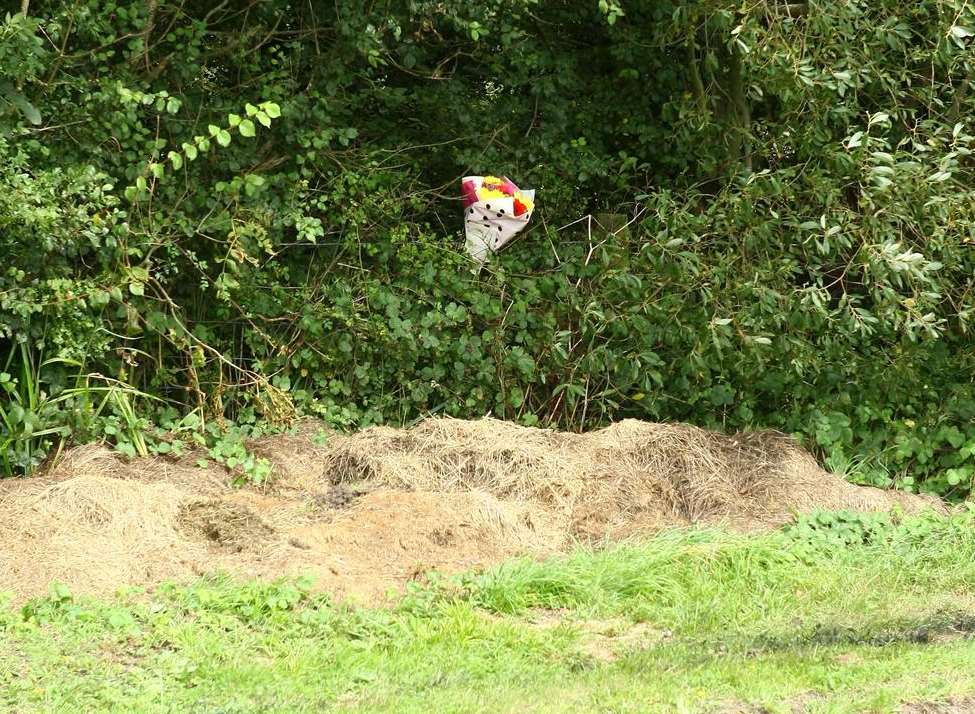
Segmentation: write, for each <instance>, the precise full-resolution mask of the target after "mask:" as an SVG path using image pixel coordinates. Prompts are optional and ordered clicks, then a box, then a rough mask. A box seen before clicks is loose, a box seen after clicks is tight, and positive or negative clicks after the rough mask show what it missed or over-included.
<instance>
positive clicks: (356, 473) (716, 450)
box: [323, 419, 935, 535]
mask: <svg viewBox="0 0 975 714" xmlns="http://www.w3.org/2000/svg"><path fill="white" fill-rule="evenodd" d="M330 446H331V448H330V449H329V451H328V453H327V454H326V455H325V458H324V472H323V476H324V478H326V479H328V480H330V481H332V482H333V483H347V482H360V481H363V480H364V481H367V482H375V483H381V484H383V485H384V486H387V487H390V488H400V489H409V490H412V489H419V490H427V491H457V490H460V491H466V490H471V489H480V490H483V491H488V492H490V493H493V494H494V495H496V496H498V497H499V498H504V499H514V500H518V501H530V502H537V503H540V504H543V505H545V506H547V507H550V508H554V509H555V510H556V511H558V512H560V513H562V514H564V515H565V516H566V517H568V518H569V520H570V521H571V523H572V524H573V527H572V530H574V531H577V533H576V534H589V535H593V534H596V533H593V532H592V530H593V527H595V528H596V530H597V531H598V527H599V525H600V524H603V525H608V526H609V530H610V532H613V531H618V530H619V529H620V528H621V527H622V528H623V529H624V530H625V529H626V528H625V526H626V525H627V524H632V523H633V520H634V519H636V520H637V521H647V520H650V521H653V520H657V521H659V522H660V523H661V524H662V525H666V524H673V523H690V522H699V521H714V520H725V521H731V522H733V523H737V524H748V523H749V522H754V523H755V524H759V523H763V524H767V525H774V524H778V523H782V522H785V521H787V520H788V519H789V518H791V517H792V515H793V514H794V513H795V512H798V511H804V510H810V509H811V508H824V509H841V508H853V509H859V510H886V509H889V508H890V507H891V506H892V505H894V504H895V503H896V504H899V505H901V506H903V507H904V508H906V509H907V510H917V509H918V508H922V507H925V506H930V505H934V504H935V501H933V500H925V499H919V498H917V497H913V496H910V495H906V494H900V493H894V492H886V491H880V490H877V489H865V488H859V487H856V486H853V485H851V484H848V483H846V482H845V481H843V480H841V479H839V478H837V477H836V476H833V475H831V474H828V473H826V472H825V471H823V470H822V469H821V468H819V466H818V465H817V464H816V462H815V461H814V459H813V458H812V457H811V456H809V454H807V453H806V452H804V451H802V450H801V449H800V448H799V447H798V446H797V445H796V444H795V442H794V441H793V440H792V439H790V438H788V437H786V436H784V435H781V434H776V433H770V432H754V433H748V434H738V435H734V436H727V435H724V434H719V433H716V432H711V431H707V430H705V429H699V428H696V427H692V426H687V425H683V424H656V423H648V422H641V421H636V420H624V421H621V422H619V423H616V424H613V425H612V426H609V427H606V428H605V429H600V430H598V431H594V432H590V433H587V434H572V433H562V432H556V431H550V430H544V429H534V428H529V427H522V426H518V425H516V424H512V423H509V422H504V421H498V420H495V419H482V420H479V421H462V420H457V419H430V420H427V421H424V422H421V423H420V424H419V425H417V426H416V427H414V428H413V429H410V430H401V429H393V428H389V427H373V428H371V429H366V430H365V431H362V432H360V433H358V434H354V435H351V436H345V437H338V438H336V439H335V440H334V441H333V443H332V444H331V445H330ZM587 523H588V525H589V526H590V527H589V528H586V527H585V524H587ZM638 525H639V524H638Z"/></svg>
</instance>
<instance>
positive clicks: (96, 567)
mask: <svg viewBox="0 0 975 714" xmlns="http://www.w3.org/2000/svg"><path fill="white" fill-rule="evenodd" d="M319 429H320V427H319V426H318V425H316V424H314V423H312V424H309V425H307V426H305V427H304V428H303V429H302V430H301V431H299V433H298V434H297V435H291V436H277V437H270V438H267V439H262V440H260V441H258V442H255V443H254V444H252V448H253V449H254V450H255V451H256V452H257V453H259V454H260V455H262V456H264V457H266V458H268V459H269V460H270V461H271V463H272V466H273V474H272V475H273V479H272V481H271V483H270V484H268V485H267V486H265V487H262V488H251V487H248V488H241V489H235V488H232V487H231V486H229V485H228V478H227V475H226V474H225V473H223V472H221V471H220V470H218V469H214V468H210V469H199V468H196V467H195V466H194V462H195V456H192V455H191V456H188V457H186V458H184V459H182V460H178V461H173V460H167V459H162V458H149V459H135V460H131V461H126V460H123V459H122V458H120V457H118V456H117V455H115V454H113V453H111V452H110V451H108V450H107V449H105V448H102V447H98V446H85V447H79V448H76V449H73V450H71V451H69V452H68V453H67V454H66V456H65V457H64V458H63V459H62V460H61V461H60V462H59V463H58V464H55V465H54V466H53V467H52V468H51V470H50V471H49V473H48V474H47V475H45V476H42V477H37V478H33V479H26V480H16V481H7V482H3V483H0V539H2V542H3V544H4V545H3V547H2V549H0V590H7V591H12V592H13V593H14V594H15V596H16V597H17V598H18V599H23V598H26V597H31V596H35V595H38V594H43V593H44V592H46V590H47V587H48V584H49V583H50V582H51V581H55V580H56V581H60V582H64V583H66V584H68V585H69V586H70V587H71V588H72V589H73V590H74V591H76V592H88V593H95V594H110V593H112V592H113V591H115V590H116V589H117V588H118V587H120V586H122V585H136V586H147V587H151V586H152V585H154V584H155V583H158V582H159V581H161V580H168V579H179V578H183V577H188V576H191V575H195V574H200V573H203V572H212V571H215V570H222V571H226V572H229V573H232V574H235V575H240V576H262V577H277V576H283V575H299V574H305V573H308V574H312V575H314V576H316V579H317V583H318V586H319V587H322V588H325V589H328V590H330V591H333V592H335V593H336V594H337V595H338V596H339V597H350V598H354V599H359V600H364V601H368V602H377V601H379V600H382V599H383V597H384V596H385V594H386V593H387V592H388V591H390V590H393V589H397V588H402V586H403V585H404V584H405V583H407V582H409V581H410V580H415V579H418V578H421V577H422V576H423V573H425V572H426V571H428V570H434V569H435V570H441V571H448V572H450V571H456V570H462V569H469V568H479V567H487V566H490V565H493V564H495V563H497V562H499V561H501V560H503V559H506V558H509V557H512V556H514V555H522V554H526V555H533V556H542V555H547V554H551V553H555V552H558V551H561V550H564V549H566V548H567V547H570V546H572V545H574V544H575V543H577V542H579V541H583V542H603V541H607V540H615V539H620V538H624V537H628V536H631V535H634V534H640V533H647V532H652V531H654V530H657V529H660V528H664V527H671V526H683V525H688V524H691V523H708V524H718V523H721V524H725V525H729V526H731V527H735V528H741V529H760V528H769V527H775V526H777V525H780V524H782V523H784V522H787V521H788V520H790V519H791V518H792V517H793V516H794V514H795V513H797V512H803V511H807V510H811V509H814V508H823V509H847V508H849V509H856V510H875V511H883V510H889V509H890V508H892V507H893V506H895V505H897V506H900V507H901V508H903V509H904V510H906V511H909V512H911V511H918V510H921V509H924V508H943V506H941V505H940V503H939V502H938V501H936V500H935V499H930V498H922V497H918V496H911V495H909V494H903V493H895V492H888V491H880V490H877V489H868V488H860V487H856V486H853V485H851V484H848V483H846V482H844V481H842V480H841V479H839V478H837V477H835V476H832V475H830V474H828V473H826V472H824V471H823V470H822V469H820V468H819V467H818V466H817V465H816V463H815V461H814V460H813V459H812V457H810V456H809V455H808V454H806V453H804V452H803V451H801V450H800V449H799V448H798V447H796V446H795V444H793V443H792V442H791V441H790V440H789V439H787V438H786V437H784V436H781V435H778V434H768V433H753V434H740V435H735V436H726V435H721V434H716V433H713V432H708V431H705V430H702V429H697V428H694V427H688V426H683V425H670V424H652V423H645V422H638V421H623V422H620V423H618V424H615V425H613V426H610V427H608V428H606V429H601V430H599V431H594V432H591V433H588V434H567V433H561V432H555V431H549V430H543V429H530V428H526V427H521V426H517V425H513V424H509V423H506V422H501V421H496V420H492V419H484V420H479V421H460V420H454V419H432V420H428V421H425V422H421V423H420V424H419V425H417V426H416V427H414V428H412V429H408V430H403V429H392V428H386V427H376V428H373V429H367V430H364V431H362V432H359V433H357V434H351V435H338V434H332V435H331V436H330V438H329V439H328V441H327V443H326V444H325V445H321V444H319V443H318V440H317V439H315V438H313V437H314V434H315V433H317V432H318V431H319Z"/></svg>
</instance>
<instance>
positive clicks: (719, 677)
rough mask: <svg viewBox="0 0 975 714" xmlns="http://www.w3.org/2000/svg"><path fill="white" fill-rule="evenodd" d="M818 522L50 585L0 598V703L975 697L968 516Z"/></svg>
mask: <svg viewBox="0 0 975 714" xmlns="http://www.w3.org/2000/svg"><path fill="white" fill-rule="evenodd" d="M831 518H832V517H830V518H826V519H820V520H819V521H816V522H815V524H814V526H815V527H811V528H810V527H799V528H795V529H793V530H792V531H791V532H787V533H773V534H767V535H761V536H741V535H732V534H728V533H723V532H719V531H679V532H670V533H665V534H662V535H660V536H658V537H656V538H654V539H651V540H649V541H645V542H639V543H630V544H626V545H621V546H615V547H612V548H609V549H607V550H602V551H597V552H587V551H581V550H580V551H578V552H576V553H574V554H572V555H570V556H567V557H565V558H558V559H553V560H549V561H546V562H532V561H516V562H511V563H508V564H506V565H504V566H503V567H500V568H497V569H494V570H491V571H489V572H486V573H482V574H469V575H465V576H462V577H459V578H450V579H435V580H434V581H433V582H432V583H430V584H427V585H425V586H422V587H419V586H418V587H415V588H413V589H411V591H410V592H409V593H408V594H407V596H406V597H405V598H403V599H402V601H401V602H400V603H399V604H398V605H397V606H396V607H394V608H390V609H356V608H351V607H344V606H339V605H335V604H333V603H331V602H330V601H329V599H328V598H327V597H325V596H322V595H313V594H311V593H310V592H309V591H308V589H307V583H303V582H279V583H261V582H250V583H241V582H233V581H231V580H229V579H224V578H219V577H214V578H207V579H202V580H200V581H198V582H196V583H193V584H191V585H183V586H176V585H169V586H165V587H162V588H160V589H158V590H157V591H156V592H155V593H153V594H152V595H151V596H146V595H144V594H139V593H134V592H127V593H122V594H120V596H119V597H118V598H117V599H116V600H114V601H112V602H104V601H95V600H90V599H84V598H75V597H73V596H71V594H70V593H69V592H68V591H67V589H66V588H63V587H54V588H53V589H52V594H51V596H50V597H48V598H43V599H40V600H35V601H32V602H30V603H28V604H27V605H26V606H24V607H23V608H17V609H14V608H11V607H9V606H8V607H2V608H0V710H3V711H14V712H74V711H79V712H80V711H84V712H99V711H124V712H213V713H216V712H225V713H229V712H319V711H324V710H330V709H340V710H343V711H345V710H348V711H359V712H423V713H424V714H429V713H431V712H470V711H491V712H576V711H578V712H589V711H594V712H595V711H599V712H647V711H661V712H664V711H666V712H670V711H687V712H696V711H732V710H733V709H729V708H728V707H732V706H745V705H750V706H753V707H756V708H757V707H764V708H766V709H767V710H769V711H772V712H780V711H781V712H791V711H793V708H794V707H797V708H798V710H803V707H804V708H805V709H808V710H809V711H814V712H845V711H857V712H859V711H897V709H898V708H899V707H900V706H901V704H902V703H904V702H912V701H926V700H937V699H944V698H948V697H959V698H960V697H966V696H971V695H973V694H975V639H973V637H972V633H973V631H975V606H973V603H975V515H973V513H972V512H966V513H963V514H959V515H956V516H953V517H952V518H937V517H932V516H927V517H922V518H910V519H907V520H905V521H903V522H902V523H900V524H897V525H889V524H888V525H885V526H883V527H876V525H875V524H874V525H872V526H870V527H869V528H867V529H864V530H863V537H862V538H860V535H857V534H858V533H860V531H856V528H854V536H855V537H854V538H852V540H853V541H855V542H856V544H854V545H850V544H849V542H850V540H851V537H850V533H851V531H850V526H849V522H850V521H848V520H847V521H842V519H840V520H837V521H836V522H834V521H833V520H831ZM841 521H842V522H841ZM806 525H807V526H808V525H809V524H808V523H807V524H806ZM837 533H840V534H841V535H842V538H843V542H841V541H840V540H838V539H837V538H836V537H834V536H836V534H837ZM857 539H859V540H857ZM862 541H867V542H865V543H864V542H862ZM722 707H724V709H722ZM754 710H756V711H757V710H758V709H754Z"/></svg>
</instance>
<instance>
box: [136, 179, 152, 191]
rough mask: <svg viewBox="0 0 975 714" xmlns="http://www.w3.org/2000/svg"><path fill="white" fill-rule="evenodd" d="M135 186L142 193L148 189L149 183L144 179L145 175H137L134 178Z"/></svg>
mask: <svg viewBox="0 0 975 714" xmlns="http://www.w3.org/2000/svg"><path fill="white" fill-rule="evenodd" d="M135 187H136V188H137V189H139V191H140V192H142V193H145V192H146V191H148V190H149V184H148V182H147V181H146V177H145V176H139V177H138V178H137V179H136V180H135Z"/></svg>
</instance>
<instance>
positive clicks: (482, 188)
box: [461, 176, 535, 263]
mask: <svg viewBox="0 0 975 714" xmlns="http://www.w3.org/2000/svg"><path fill="white" fill-rule="evenodd" d="M461 188H462V189H463V192H464V234H465V236H466V239H467V252H468V253H469V254H470V256H471V257H472V258H474V260H476V261H477V262H478V263H483V262H484V261H485V260H486V259H487V256H488V254H489V253H495V252H497V251H499V250H500V249H501V248H503V247H504V246H505V245H507V244H508V243H510V242H511V241H512V239H514V237H515V236H516V235H518V234H519V233H521V231H522V230H524V228H525V226H527V225H528V220H529V219H530V218H531V215H532V211H534V209H535V191H522V190H520V189H519V188H518V187H517V186H515V185H514V183H512V182H511V180H510V179H507V178H498V177H497V176H467V177H465V178H464V180H463V182H462V184H461Z"/></svg>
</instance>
